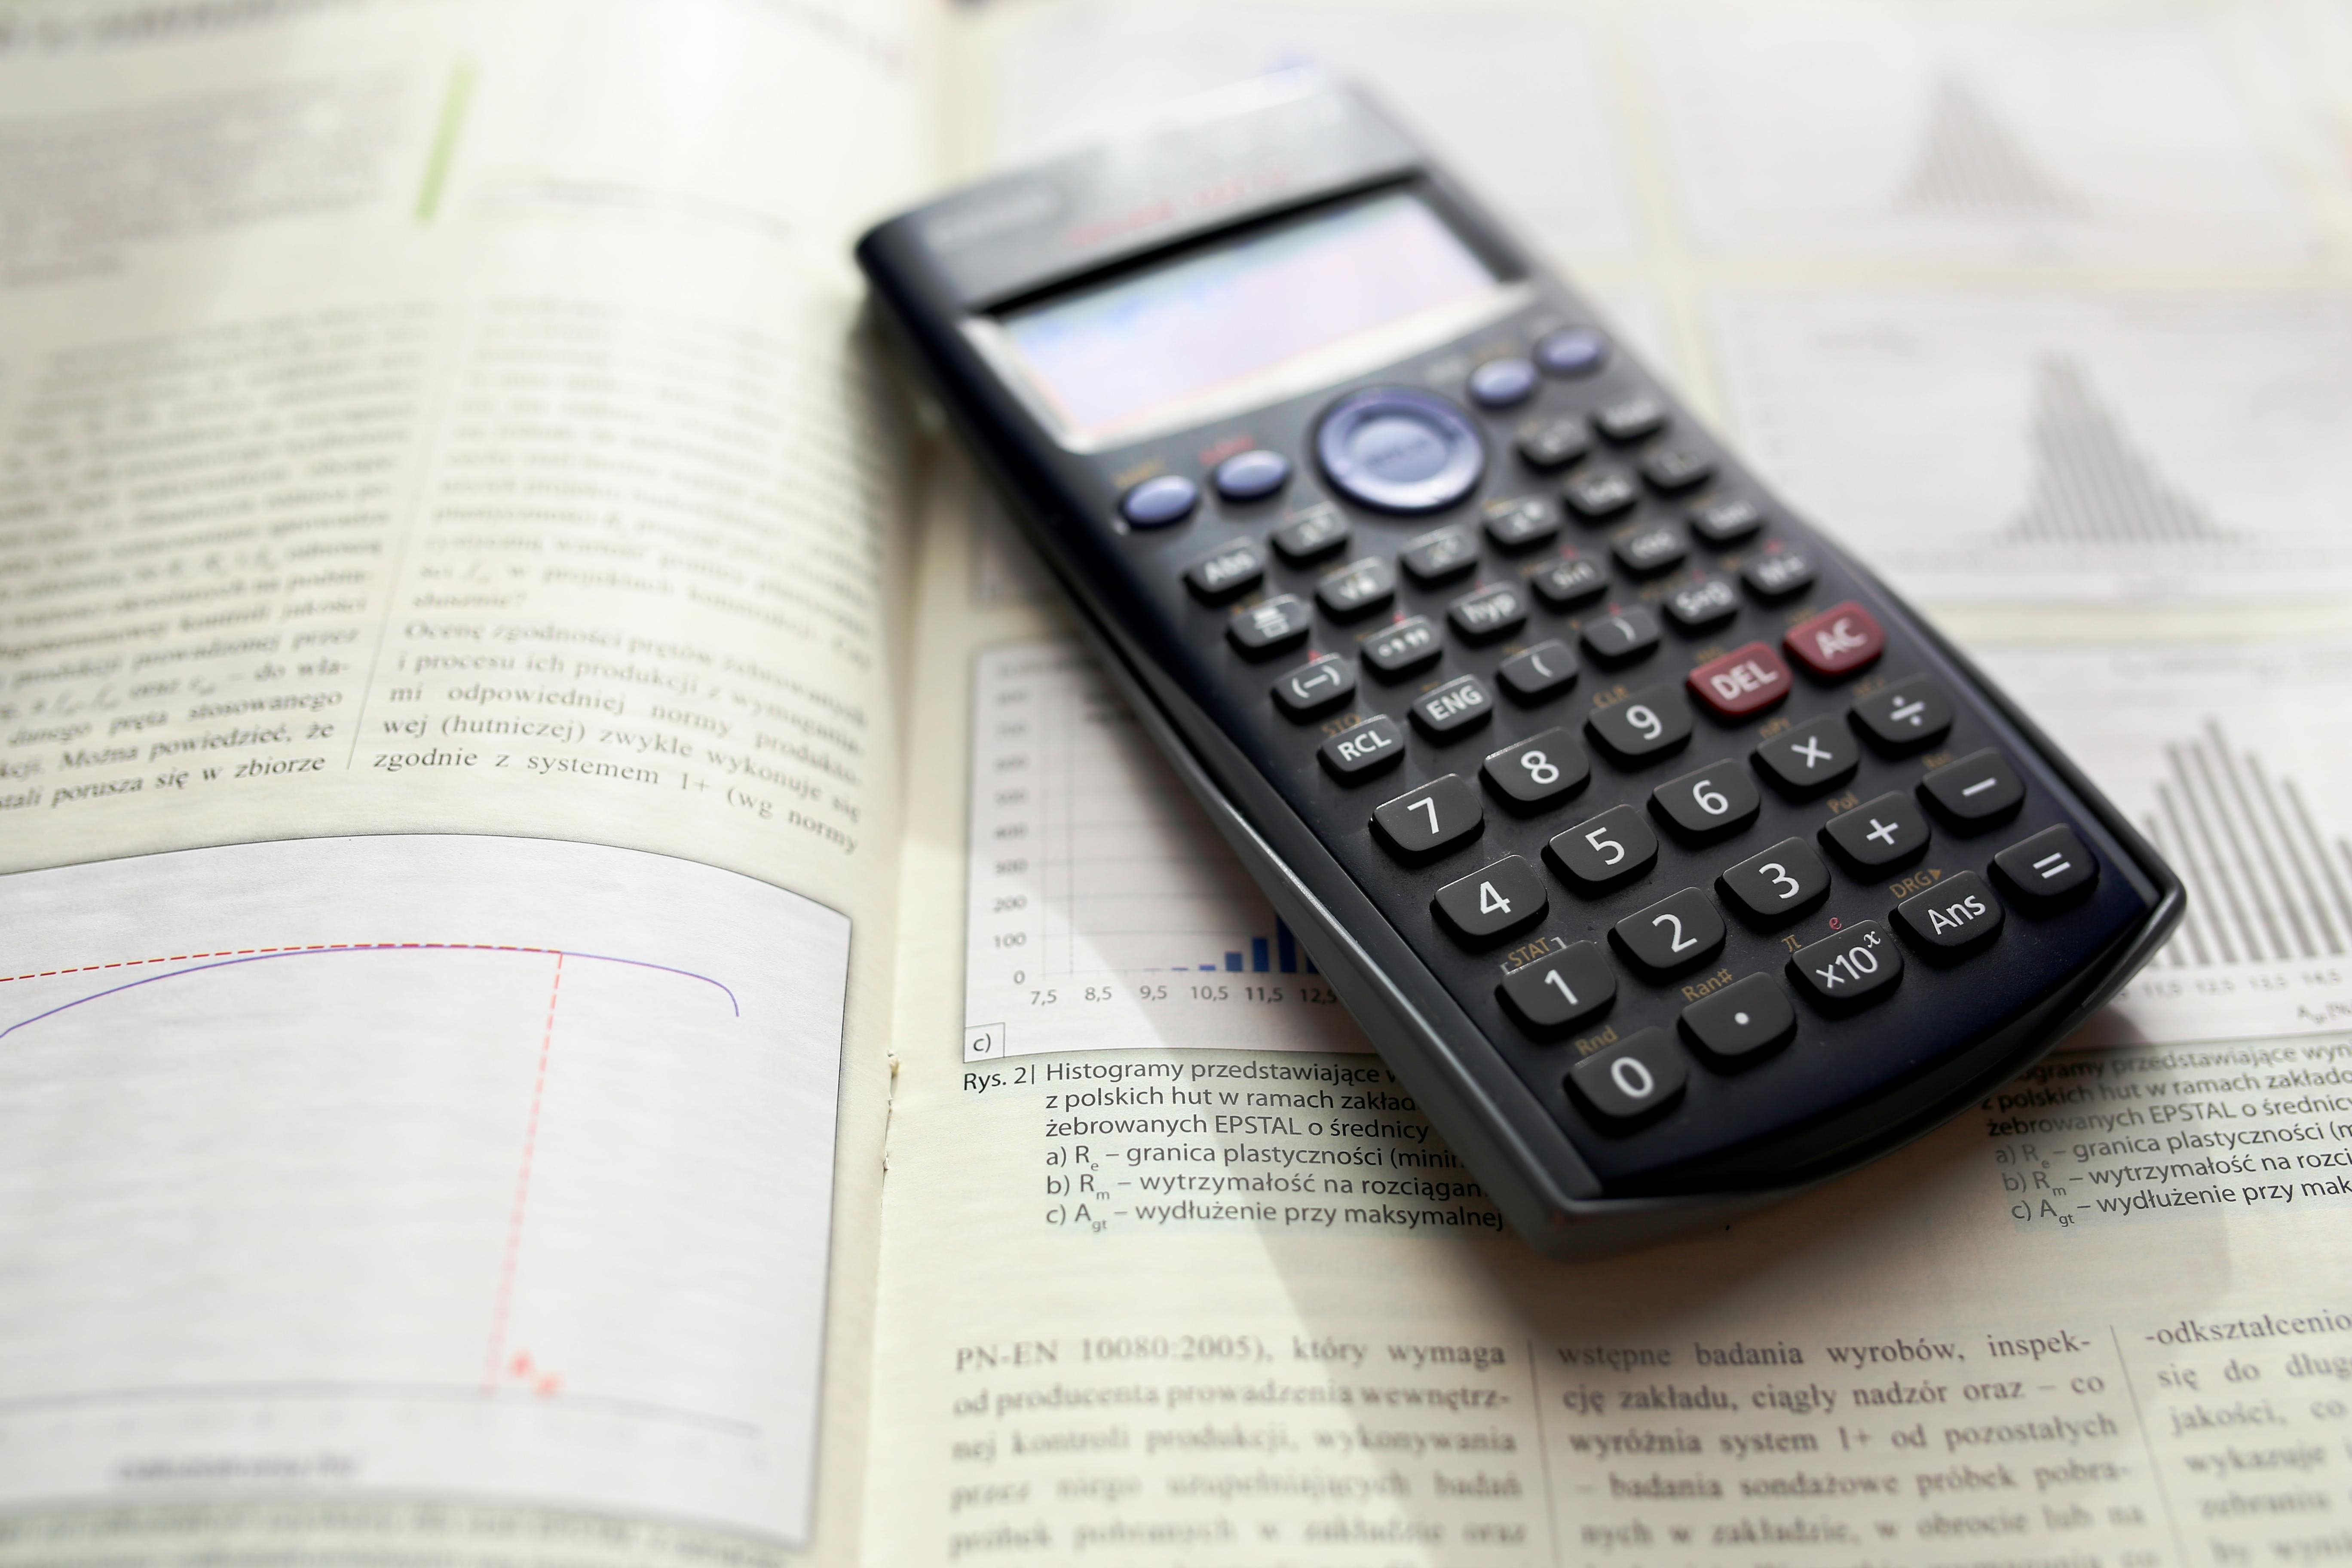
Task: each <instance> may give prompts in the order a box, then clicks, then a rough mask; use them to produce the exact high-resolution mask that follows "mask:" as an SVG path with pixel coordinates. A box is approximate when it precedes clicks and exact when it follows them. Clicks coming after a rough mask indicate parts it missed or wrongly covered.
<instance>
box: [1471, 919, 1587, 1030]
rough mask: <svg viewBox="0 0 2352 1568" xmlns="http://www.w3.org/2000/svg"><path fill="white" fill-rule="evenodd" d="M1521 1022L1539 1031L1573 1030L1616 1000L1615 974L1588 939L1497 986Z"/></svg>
mask: <svg viewBox="0 0 2352 1568" xmlns="http://www.w3.org/2000/svg"><path fill="white" fill-rule="evenodd" d="M1495 989H1496V991H1498V992H1500V993H1502V996H1503V1001H1504V1002H1505V1004H1507V1005H1508V1006H1509V1007H1510V1009H1511V1012H1512V1013H1513V1014H1514V1015H1515V1016H1517V1018H1518V1020H1519V1022H1520V1023H1522V1024H1524V1025H1526V1026H1528V1028H1530V1029H1532V1030H1534V1031H1535V1032H1536V1033H1538V1034H1544V1035H1549V1034H1555V1033H1558V1032H1559V1031H1560V1030H1564V1029H1572V1028H1574V1027H1575V1026H1577V1025H1579V1024H1580V1023H1582V1022H1584V1020H1585V1019H1587V1018H1590V1017H1592V1016H1596V1015H1597V1014H1599V1013H1600V1012H1601V1009H1602V1008H1604V1007H1606V1006H1608V1005H1609V1004H1610V1003H1612V1002H1613V1001H1615V1000H1616V999H1617V976H1616V975H1615V973H1612V971H1611V970H1610V967H1609V960H1608V959H1607V958H1605V957H1603V956H1602V954H1601V949H1600V948H1599V947H1597V946H1595V945H1594V944H1593V943H1591V942H1577V943H1576V944H1574V945H1573V946H1570V947H1564V948H1562V949H1560V950H1559V952H1549V953H1546V954H1545V955H1544V956H1543V957H1541V958H1538V959H1537V960H1535V961H1534V962H1533V963H1523V964H1521V965H1520V966H1519V967H1518V968H1517V969H1514V970H1512V971H1511V972H1510V973H1508V974H1506V975H1505V976H1503V983H1502V984H1499V985H1497V986H1496V987H1495Z"/></svg>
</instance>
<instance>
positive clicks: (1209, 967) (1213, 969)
mask: <svg viewBox="0 0 2352 1568" xmlns="http://www.w3.org/2000/svg"><path fill="white" fill-rule="evenodd" d="M1201 967H1202V968H1203V969H1205V970H1207V971H1208V972H1209V973H1212V974H1214V973H1216V972H1217V966H1216V965H1215V964H1213V963H1204V964H1202V965H1201Z"/></svg>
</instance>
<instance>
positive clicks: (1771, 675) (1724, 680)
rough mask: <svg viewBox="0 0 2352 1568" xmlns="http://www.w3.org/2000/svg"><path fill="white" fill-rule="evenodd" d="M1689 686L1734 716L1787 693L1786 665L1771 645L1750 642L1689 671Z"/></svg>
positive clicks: (1724, 713) (1787, 676) (1723, 711)
mask: <svg viewBox="0 0 2352 1568" xmlns="http://www.w3.org/2000/svg"><path fill="white" fill-rule="evenodd" d="M1872 629H1873V630H1875V629H1876V628H1875V627H1873V628H1872ZM1690 688H1691V689H1692V690H1693V691H1696V692H1697V693H1698V694H1699V697H1700V698H1701V700H1704V701H1705V702H1706V705H1707V706H1708V707H1710V708H1712V709H1714V710H1716V711H1717V713H1720V714H1722V715H1723V716H1724V717H1725V718H1727V719H1737V718H1739V717H1741V716H1742V715H1744V714H1748V713H1753V712H1755V711H1756V710H1758V709H1759V708H1769V707H1770V706H1772V704H1774V703H1775V702H1778V701H1780V699H1782V698H1783V697H1786V696H1787V695H1789V667H1788V666H1787V665H1785V664H1782V663H1781V662H1780V655H1779V654H1777V653H1774V652H1773V651H1772V645H1771V644H1769V643H1760V642H1752V643H1749V644H1748V646H1747V647H1738V648H1734V649H1732V650H1731V651H1730V652H1729V653H1727V654H1725V655H1724V656H1723V657H1722V658H1711V659H1708V660H1707V661H1706V663H1705V664H1702V665H1700V666H1699V667H1698V668H1696V669H1694V670H1692V671H1691V672H1690Z"/></svg>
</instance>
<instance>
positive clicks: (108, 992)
mask: <svg viewBox="0 0 2352 1568" xmlns="http://www.w3.org/2000/svg"><path fill="white" fill-rule="evenodd" d="M521 951H523V950H522V949H519V948H507V947H487V946H481V945H478V944H476V943H472V942H354V943H352V945H351V946H349V947H318V948H301V949H298V950H296V951H294V952H257V953H254V954H252V955H250V956H248V957H244V958H223V959H216V960H215V961H214V962H212V963H192V964H190V965H189V966H188V967H187V968H185V969H172V970H166V971H165V972H164V973H161V974H148V975H142V977H140V978H139V979H137V980H126V981H124V982H123V983H122V984H120V985H110V986H108V987H107V988H106V989H105V990H103V991H93V992H91V993H90V994H89V995H87V996H77V997H75V998H74V999H73V1000H72V1001H70V1002H60V1003H58V1005H56V1006H54V1007H52V1008H50V1009H49V1010H48V1011H47V1012H46V1013H36V1014H34V1015H33V1016H31V1017H29V1018H19V1019H17V1020H16V1022H15V1023H13V1024H11V1025H9V1026H7V1027H6V1028H5V1029H0V1040H5V1039H6V1038H7V1037H9V1036H11V1035H13V1034H15V1033H16V1031H17V1030H19V1029H22V1028H26V1027H27V1026H31V1025H34V1024H37V1023H39V1022H40V1021H41V1020H42V1019H44V1018H54V1017H56V1016H58V1014H60V1013H65V1012H70V1011H71V1010H73V1009H74V1008H76V1007H79V1006H81V1005H83V1004H85V1003H89V1002H98V1001H102V1000H104V999H105V998H107V997H109V996H115V995H120V994H121V993H123V992H125V991H136V990H137V989H139V987H141V986H142V985H152V984H156V983H157V982H158V981H163V980H177V979H179V978H180V977H181V976H182V975H185V974H201V973H204V972H205V970H207V969H227V968H230V967H232V966H234V965H236V964H239V963H267V962H268V961H269V960H270V959H273V958H332V957H336V956H338V955H341V954H343V953H352V952H521ZM538 951H539V952H543V953H544V952H559V951H560V952H562V956H563V957H565V958H576V959H582V960H585V961H588V962H591V963H625V964H627V965H628V966H629V967H631V968H632V969H654V970H659V971H660V972H661V973H664V974H676V975H679V976H681V977H683V978H685V979H688V980H699V981H701V982H702V983H703V984H705V985H716V986H718V987H719V993H720V994H722V995H724V996H725V997H726V998H727V1005H728V1006H730V1007H731V1008H733V1009H734V1012H735V1016H737V1017H739V1018H740V1017H741V1016H743V1005H742V1003H740V1002H739V1001H737V1000H736V999H735V993H734V991H733V990H731V989H730V987H729V986H728V985H727V984H726V983H725V982H723V981H719V980H714V979H712V978H711V977H710V976H709V975H708V974H697V973H695V972H694V971H693V970H691V969H678V968H676V967H674V966H672V965H670V964H667V963H648V962H647V961H646V960H645V959H642V958H616V957H614V955H613V954H611V953H608V952H570V951H569V950H559V949H555V948H541V949H539V950H538Z"/></svg>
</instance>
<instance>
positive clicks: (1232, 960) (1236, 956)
mask: <svg viewBox="0 0 2352 1568" xmlns="http://www.w3.org/2000/svg"><path fill="white" fill-rule="evenodd" d="M1225 967H1226V968H1227V969H1228V970H1230V971H1232V972H1233V973H1235V974H1239V973H1241V972H1242V955H1241V954H1240V953H1238V952H1229V953H1227V954H1225Z"/></svg>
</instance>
